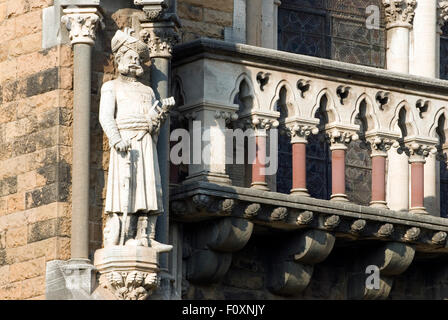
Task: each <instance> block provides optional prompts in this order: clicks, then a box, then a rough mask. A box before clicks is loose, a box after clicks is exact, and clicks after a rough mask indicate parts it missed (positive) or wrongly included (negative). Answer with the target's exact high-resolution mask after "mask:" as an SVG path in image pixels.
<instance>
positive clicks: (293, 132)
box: [285, 117, 319, 144]
mask: <svg viewBox="0 0 448 320" xmlns="http://www.w3.org/2000/svg"><path fill="white" fill-rule="evenodd" d="M318 124H319V120H317V119H299V118H297V117H290V118H286V119H285V129H286V134H287V135H288V136H289V137H291V143H292V144H294V143H307V142H308V141H307V140H308V137H309V136H310V135H311V134H313V135H316V134H318V133H319V128H318V127H317V126H318Z"/></svg>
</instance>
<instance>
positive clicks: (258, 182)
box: [237, 112, 279, 191]
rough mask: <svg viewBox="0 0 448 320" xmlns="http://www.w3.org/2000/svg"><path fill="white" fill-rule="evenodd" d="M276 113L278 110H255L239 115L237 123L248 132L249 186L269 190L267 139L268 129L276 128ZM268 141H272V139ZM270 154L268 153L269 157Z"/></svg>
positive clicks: (277, 123)
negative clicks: (272, 111) (267, 112)
mask: <svg viewBox="0 0 448 320" xmlns="http://www.w3.org/2000/svg"><path fill="white" fill-rule="evenodd" d="M278 115H279V113H278V112H276V113H272V114H266V113H263V114H258V113H256V112H255V113H251V114H243V115H241V116H240V120H239V122H238V124H237V125H238V126H239V127H240V128H242V129H245V130H248V132H249V133H250V135H249V143H248V150H247V151H248V161H249V164H250V165H251V166H252V173H251V174H252V179H251V188H254V189H260V190H266V191H267V190H269V188H268V184H267V181H266V171H267V170H266V165H267V147H268V143H267V141H268V133H269V130H270V129H271V128H277V127H278V125H279V122H278V120H277V117H278ZM269 143H272V141H270V142H269ZM270 146H272V145H270ZM275 151H277V150H275ZM272 156H273V155H272V154H270V157H272ZM275 160H276V159H275Z"/></svg>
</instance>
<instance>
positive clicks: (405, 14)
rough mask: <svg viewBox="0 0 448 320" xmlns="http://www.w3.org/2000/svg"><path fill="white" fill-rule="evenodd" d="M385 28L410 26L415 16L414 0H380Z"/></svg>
mask: <svg viewBox="0 0 448 320" xmlns="http://www.w3.org/2000/svg"><path fill="white" fill-rule="evenodd" d="M382 2H383V5H384V9H385V14H386V23H387V26H386V28H387V29H390V28H394V27H407V28H411V27H412V23H413V21H414V16H415V7H416V6H417V1H416V0H382Z"/></svg>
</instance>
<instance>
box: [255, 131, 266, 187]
mask: <svg viewBox="0 0 448 320" xmlns="http://www.w3.org/2000/svg"><path fill="white" fill-rule="evenodd" d="M266 139H267V134H266V133H265V132H261V131H258V132H256V133H255V145H256V154H255V161H254V163H253V164H252V184H251V187H252V188H255V189H260V190H269V188H268V184H267V183H266V174H265V169H266Z"/></svg>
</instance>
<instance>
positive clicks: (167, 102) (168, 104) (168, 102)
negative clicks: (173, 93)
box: [162, 97, 176, 110]
mask: <svg viewBox="0 0 448 320" xmlns="http://www.w3.org/2000/svg"><path fill="white" fill-rule="evenodd" d="M175 104H176V101H175V100H174V98H173V97H170V98H167V99H162V108H163V109H164V110H169V109H171V108H172V107H174V105H175Z"/></svg>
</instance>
